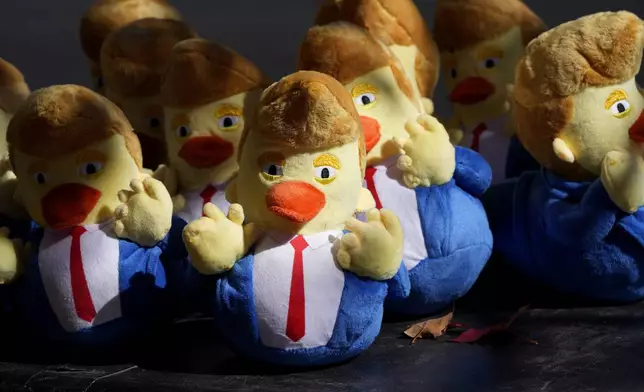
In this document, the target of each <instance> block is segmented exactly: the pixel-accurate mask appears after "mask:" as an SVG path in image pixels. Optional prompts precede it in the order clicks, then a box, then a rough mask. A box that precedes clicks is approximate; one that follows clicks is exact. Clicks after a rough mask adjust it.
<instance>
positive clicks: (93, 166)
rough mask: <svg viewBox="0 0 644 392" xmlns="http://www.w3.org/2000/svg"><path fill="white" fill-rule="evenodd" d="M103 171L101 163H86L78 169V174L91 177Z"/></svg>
mask: <svg viewBox="0 0 644 392" xmlns="http://www.w3.org/2000/svg"><path fill="white" fill-rule="evenodd" d="M101 170H103V164H102V163H101V162H87V163H83V164H82V165H80V166H79V167H78V172H79V173H80V174H81V175H83V176H91V175H94V174H97V173H99V172H100V171H101Z"/></svg>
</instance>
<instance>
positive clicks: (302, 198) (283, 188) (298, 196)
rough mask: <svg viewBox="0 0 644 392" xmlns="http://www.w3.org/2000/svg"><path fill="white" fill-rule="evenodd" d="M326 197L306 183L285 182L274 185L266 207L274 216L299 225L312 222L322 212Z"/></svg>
mask: <svg viewBox="0 0 644 392" xmlns="http://www.w3.org/2000/svg"><path fill="white" fill-rule="evenodd" d="M325 204H326V196H325V195H324V193H323V192H322V191H320V190H318V189H317V188H316V187H314V186H313V185H311V184H309V183H307V182H304V181H285V182H281V183H279V184H277V185H274V186H273V187H272V188H271V189H270V190H269V191H268V194H267V195H266V205H267V207H268V210H269V211H270V212H272V213H273V214H275V215H277V216H279V217H281V218H284V219H286V220H288V221H291V222H293V223H298V224H305V223H308V222H310V221H311V220H312V219H313V218H315V217H316V216H317V214H319V213H320V211H322V209H323V208H324V205H325Z"/></svg>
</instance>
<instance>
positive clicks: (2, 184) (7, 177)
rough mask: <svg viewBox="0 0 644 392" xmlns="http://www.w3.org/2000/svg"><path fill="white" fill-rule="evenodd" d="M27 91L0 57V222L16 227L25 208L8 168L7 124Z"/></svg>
mask: <svg viewBox="0 0 644 392" xmlns="http://www.w3.org/2000/svg"><path fill="white" fill-rule="evenodd" d="M29 94H30V90H29V86H28V85H27V83H26V82H25V79H24V77H23V75H22V73H21V72H20V71H19V70H18V69H17V68H16V67H14V66H13V65H12V64H11V63H9V62H7V61H5V60H3V59H1V58H0V226H8V227H10V228H11V229H12V231H16V230H17V226H16V225H19V221H22V220H24V219H26V217H27V215H26V212H25V211H24V208H23V207H22V206H21V205H20V203H19V202H17V200H15V191H16V186H17V181H16V176H15V174H14V172H13V171H12V170H11V163H10V162H9V155H8V152H7V138H6V133H7V126H8V125H9V121H10V120H11V117H12V116H13V114H14V113H15V112H16V111H17V110H18V108H19V107H20V105H22V104H23V103H24V102H25V100H26V99H27V97H28V96H29Z"/></svg>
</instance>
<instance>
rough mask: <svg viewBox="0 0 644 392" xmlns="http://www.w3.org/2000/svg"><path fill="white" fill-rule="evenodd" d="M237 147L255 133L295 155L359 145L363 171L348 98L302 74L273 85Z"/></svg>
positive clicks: (320, 77) (356, 121) (324, 80)
mask: <svg viewBox="0 0 644 392" xmlns="http://www.w3.org/2000/svg"><path fill="white" fill-rule="evenodd" d="M249 117H250V118H249V119H248V121H247V122H246V126H245V127H244V133H243V134H242V138H241V141H240V143H239V154H240V155H241V151H242V149H243V147H244V143H245V141H246V138H248V137H252V135H250V133H251V132H257V133H259V134H261V135H262V136H263V137H265V138H267V139H268V140H271V142H273V143H276V144H278V145H282V146H284V147H288V148H294V149H309V150H317V149H324V148H329V147H335V146H340V145H343V144H347V143H351V142H354V141H356V140H357V141H358V142H359V146H360V147H359V148H360V165H361V170H362V172H363V174H364V170H365V164H366V163H365V162H366V161H365V144H364V134H363V131H362V126H361V124H360V116H359V115H358V112H357V111H356V108H355V104H354V103H353V99H352V98H351V95H350V94H349V92H347V91H346V90H345V88H344V87H343V86H342V85H341V84H340V82H338V81H337V80H335V79H333V78H332V77H330V76H328V75H325V74H322V73H319V72H314V71H299V72H296V73H294V74H291V75H289V76H286V77H284V78H282V79H281V80H280V81H278V82H276V83H274V84H272V85H271V86H270V87H268V88H267V89H266V90H265V91H264V93H263V94H262V97H261V100H260V103H259V107H258V108H257V111H256V112H255V113H254V114H253V115H251V116H249Z"/></svg>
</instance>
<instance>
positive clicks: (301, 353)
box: [184, 72, 409, 366]
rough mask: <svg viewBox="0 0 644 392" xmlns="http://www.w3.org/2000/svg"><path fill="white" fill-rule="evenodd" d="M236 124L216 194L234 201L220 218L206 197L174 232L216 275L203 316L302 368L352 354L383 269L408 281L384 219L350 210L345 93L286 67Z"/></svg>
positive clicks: (375, 303)
mask: <svg viewBox="0 0 644 392" xmlns="http://www.w3.org/2000/svg"><path fill="white" fill-rule="evenodd" d="M247 121H248V123H247V126H246V128H245V133H244V136H243V137H242V141H241V144H240V163H239V165H240V168H239V175H238V176H237V178H236V179H235V180H234V181H233V183H232V184H231V185H230V187H229V191H228V193H229V196H230V199H231V201H235V202H239V203H241V205H239V204H233V205H231V206H230V209H229V212H228V216H227V217H226V216H225V215H224V214H223V213H222V212H221V210H220V209H219V208H217V207H216V206H214V205H213V204H207V205H206V206H205V208H204V212H205V214H206V217H203V218H200V219H198V220H196V221H194V222H192V223H190V224H188V226H186V228H185V230H184V241H185V243H186V246H187V247H188V251H189V254H190V257H191V261H192V263H193V265H194V266H195V267H196V268H197V269H198V270H199V271H201V272H202V273H204V274H220V277H221V278H220V280H219V281H218V286H217V296H216V301H215V303H216V316H215V320H216V321H217V322H218V324H219V326H220V328H221V330H222V331H223V333H224V335H225V336H226V337H227V338H228V339H229V340H230V341H231V342H232V343H233V345H234V346H235V347H237V349H238V350H239V351H240V352H241V353H243V354H246V355H247V356H250V357H252V358H255V359H258V360H262V361H266V362H272V363H276V364H281V365H291V366H314V365H325V364H331V363H338V362H342V361H344V360H346V359H349V358H351V357H354V356H356V355H358V354H360V353H361V352H363V351H364V350H365V349H367V347H368V346H369V345H370V344H371V343H372V342H373V340H374V339H375V337H376V335H377V334H378V332H379V330H380V324H381V320H382V314H383V303H384V300H385V296H386V294H387V291H388V285H387V281H388V280H389V279H391V278H394V277H395V278H394V279H395V281H396V282H397V285H396V287H397V288H398V289H399V290H400V291H401V292H403V293H404V292H408V289H409V280H408V277H407V275H406V270H405V269H404V268H402V267H401V261H400V260H401V255H402V245H403V239H402V231H401V227H400V224H399V222H398V219H397V218H396V216H395V215H394V214H393V213H392V212H391V211H388V210H381V211H379V210H376V209H371V210H370V211H369V213H368V217H369V220H368V222H361V221H358V220H356V219H355V218H353V217H352V215H353V214H354V212H355V211H356V210H365V209H367V208H370V207H372V206H373V198H372V197H371V195H370V194H369V192H368V191H367V190H366V189H364V188H362V186H361V184H362V176H363V173H364V167H365V156H364V154H365V150H364V139H363V137H362V131H361V127H360V120H359V117H358V114H357V113H356V110H355V107H354V105H353V101H352V99H351V97H350V96H349V94H348V93H347V92H346V91H345V90H344V89H343V88H342V85H340V84H339V83H338V82H337V81H335V80H333V79H332V78H330V77H329V76H326V75H323V74H319V73H316V72H298V73H295V74H292V75H290V76H287V77H285V78H283V79H282V80H280V81H279V82H277V83H276V84H274V85H272V86H271V87H269V88H268V89H267V90H266V91H265V92H264V94H263V96H262V99H261V101H260V104H259V108H258V110H257V111H256V113H254V114H253V115H252V116H250V117H249V118H247ZM242 205H243V206H244V207H243V210H242V207H241V206H242ZM245 220H246V221H247V222H249V223H248V224H246V225H242V222H244V221H245ZM345 225H346V228H347V229H348V230H351V232H350V233H347V232H346V231H345V230H343V229H345Z"/></svg>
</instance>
